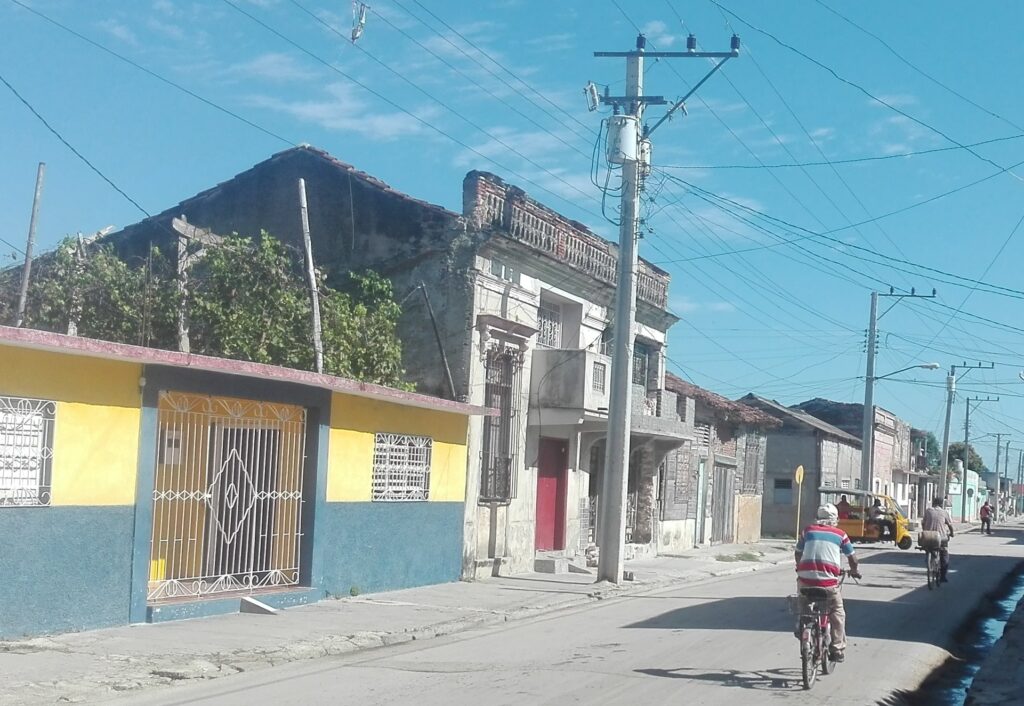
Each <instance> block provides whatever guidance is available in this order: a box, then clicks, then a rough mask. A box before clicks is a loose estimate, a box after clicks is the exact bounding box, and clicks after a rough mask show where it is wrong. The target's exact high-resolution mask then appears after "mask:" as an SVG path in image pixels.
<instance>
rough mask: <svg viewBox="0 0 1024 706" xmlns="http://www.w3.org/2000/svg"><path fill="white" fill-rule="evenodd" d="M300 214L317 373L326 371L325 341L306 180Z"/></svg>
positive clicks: (302, 184)
mask: <svg viewBox="0 0 1024 706" xmlns="http://www.w3.org/2000/svg"><path fill="white" fill-rule="evenodd" d="M299 212H300V215H301V216H302V245H303V248H304V249H305V251H306V276H307V277H308V278H309V300H310V305H311V308H312V309H313V355H314V358H315V360H316V371H317V372H318V373H322V372H323V371H324V341H323V337H322V336H321V334H320V291H319V289H318V287H317V282H316V268H315V267H314V266H313V243H312V242H311V241H310V238H309V208H308V207H307V206H306V180H305V179H299Z"/></svg>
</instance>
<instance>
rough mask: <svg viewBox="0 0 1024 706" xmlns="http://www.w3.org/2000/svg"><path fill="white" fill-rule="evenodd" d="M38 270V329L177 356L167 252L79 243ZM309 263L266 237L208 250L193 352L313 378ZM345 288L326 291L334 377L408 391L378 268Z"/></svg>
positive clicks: (192, 324) (194, 307) (200, 262)
mask: <svg viewBox="0 0 1024 706" xmlns="http://www.w3.org/2000/svg"><path fill="white" fill-rule="evenodd" d="M36 262H37V265H36V269H35V270H34V271H33V280H32V286H31V290H30V297H29V306H28V312H27V317H26V325H27V326H31V327H34V328H40V329H45V330H50V331H57V332H60V333H64V332H66V331H67V330H68V323H69V321H75V322H76V324H77V330H78V333H79V335H82V336H88V337H90V338H99V339H103V340H107V341H116V342H119V343H132V344H137V345H148V346H154V347H160V348H168V349H174V348H176V346H177V312H178V309H179V305H180V303H181V299H180V295H179V291H178V282H177V279H176V277H177V272H176V266H175V264H174V263H173V261H170V260H169V259H168V258H165V257H164V256H163V255H162V253H161V252H160V251H159V250H157V249H156V248H153V249H151V251H150V253H149V256H148V257H147V258H145V259H144V260H140V261H138V262H134V263H127V262H124V261H123V260H121V259H119V258H118V257H117V255H116V254H115V253H114V251H113V249H112V248H110V247H109V246H101V247H88V248H87V252H84V251H83V250H81V249H80V246H79V243H78V242H77V241H76V240H74V239H70V238H69V239H67V240H65V241H64V242H63V243H62V244H61V246H60V247H58V248H57V250H56V251H55V252H54V253H53V254H52V255H51V256H49V257H45V258H40V259H38V260H37V261H36ZM301 263H302V257H301V256H300V255H298V254H297V253H295V252H292V251H289V250H288V249H287V248H286V247H285V245H284V244H282V243H281V242H280V241H279V240H277V239H276V238H274V237H273V236H271V235H269V234H268V233H265V232H264V233H261V234H260V237H259V238H257V239H251V238H247V237H242V236H239V235H231V236H229V237H226V238H225V239H224V240H223V241H222V242H221V243H219V244H217V245H208V246H205V247H204V249H203V251H202V253H201V256H199V257H198V258H196V261H195V264H194V265H193V266H192V268H191V270H190V274H189V277H188V280H187V283H186V287H185V289H186V292H185V297H186V300H185V305H186V308H187V312H188V319H189V338H190V344H191V349H192V351H193V352H195V353H203V354H206V355H213V356H220V357H225V358H235V359H240V360H249V361H253V362H256V363H268V364H272V365H282V366H285V367H290V368H299V369H303V370H313V369H314V367H315V365H314V353H313V339H312V324H311V321H312V308H311V302H310V299H309V292H308V289H307V287H306V285H305V282H306V279H305V273H304V270H303V269H302V267H301ZM12 279H14V280H15V282H16V278H12ZM343 285H344V286H343V287H342V289H341V290H335V289H332V288H330V287H328V286H326V285H325V284H323V283H322V282H321V283H320V285H319V292H320V304H321V319H322V328H323V343H324V372H326V373H330V374H334V375H342V376H345V377H351V378H355V379H357V380H364V381H367V382H374V383H377V384H381V385H389V386H393V387H403V388H406V389H409V386H408V385H407V384H406V383H404V382H403V380H402V376H403V373H404V371H403V370H402V366H401V357H402V348H401V343H400V341H399V339H398V336H397V322H398V316H399V314H400V313H401V310H400V308H399V306H398V304H396V303H395V301H394V298H393V293H392V289H391V283H390V281H388V280H386V279H384V278H382V277H381V276H380V275H378V274H376V273H374V272H366V273H350V274H348V275H346V276H345V278H343ZM9 289H12V287H11V286H7V285H5V286H4V287H3V293H4V295H5V296H4V297H3V299H4V302H5V303H4V305H0V315H4V316H5V319H4V320H7V319H8V318H9V319H10V320H11V323H13V312H14V308H15V305H16V298H17V288H16V284H15V285H14V287H13V290H12V291H13V292H14V297H15V299H14V303H12V304H7V303H6V302H7V300H8V299H10V297H8V296H6V294H7V290H9ZM7 309H9V312H8V311H7Z"/></svg>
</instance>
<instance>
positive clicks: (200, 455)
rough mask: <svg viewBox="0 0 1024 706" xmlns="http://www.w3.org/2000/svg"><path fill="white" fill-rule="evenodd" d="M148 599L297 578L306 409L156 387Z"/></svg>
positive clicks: (254, 587) (262, 586)
mask: <svg viewBox="0 0 1024 706" xmlns="http://www.w3.org/2000/svg"><path fill="white" fill-rule="evenodd" d="M157 422H158V426H159V432H160V433H159V441H158V444H159V446H158V448H157V449H156V452H157V453H156V460H157V470H156V479H155V484H154V487H153V533H152V537H151V542H150V576H149V579H150V580H149V591H148V598H149V600H150V601H162V600H168V599H178V598H195V597H200V596H208V595H220V594H226V593H253V592H257V591H260V590H270V589H275V588H280V587H283V586H294V585H297V584H298V583H299V571H300V565H299V557H300V554H301V552H300V543H301V540H302V503H303V489H304V488H303V486H304V483H303V477H304V473H305V444H306V410H305V409H303V408H302V407H297V406H294V405H287V404H271V403H267V402H257V401H250V400H240V399H232V398H226V397H208V396H205V395H191V394H182V393H177V392H161V394H160V402H159V408H158V412H157Z"/></svg>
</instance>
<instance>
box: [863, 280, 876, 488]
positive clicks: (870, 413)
mask: <svg viewBox="0 0 1024 706" xmlns="http://www.w3.org/2000/svg"><path fill="white" fill-rule="evenodd" d="M877 326H878V292H871V318H870V319H869V320H868V367H867V370H866V371H865V375H864V419H863V428H862V430H861V447H860V448H861V452H860V485H861V489H862V490H864V491H865V492H868V493H871V492H874V486H873V485H872V483H871V477H872V461H873V458H872V457H873V456H874V444H873V442H874V432H875V338H876V337H877V335H878V332H877Z"/></svg>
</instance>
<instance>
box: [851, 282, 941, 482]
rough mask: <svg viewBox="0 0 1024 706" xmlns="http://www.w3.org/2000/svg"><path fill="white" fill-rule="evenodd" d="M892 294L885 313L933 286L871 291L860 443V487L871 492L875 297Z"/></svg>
mask: <svg viewBox="0 0 1024 706" xmlns="http://www.w3.org/2000/svg"><path fill="white" fill-rule="evenodd" d="M879 297H893V298H895V299H896V301H894V302H893V303H892V306H890V307H889V308H888V309H886V310H885V311H884V312H882V316H885V315H886V314H888V313H889V312H890V311H892V308H893V307H894V306H896V305H897V304H899V303H900V302H901V301H902V300H904V299H934V298H935V290H934V289H933V290H932V293H931V294H918V293H917V292H916V291H915V290H913V289H911V290H910V294H897V293H896V292H895V291H894V290H893V289H891V288H890V289H889V293H888V294H880V293H878V292H871V316H870V317H869V318H868V349H867V353H868V364H867V369H866V370H865V371H864V413H863V418H862V421H861V443H860V487H861V489H862V490H864V491H865V492H868V493H871V492H874V484H873V483H872V477H873V475H874V472H873V468H872V467H873V465H874V456H875V380H877V379H878V378H876V377H875V353H876V350H875V349H876V347H877V345H878V341H877V339H878V321H879V319H881V318H882V316H879V315H878V298H879Z"/></svg>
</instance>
